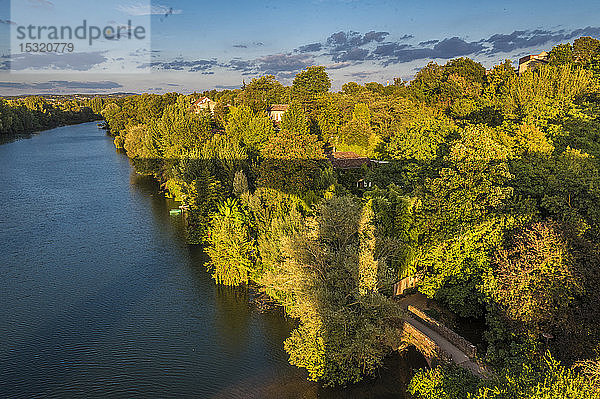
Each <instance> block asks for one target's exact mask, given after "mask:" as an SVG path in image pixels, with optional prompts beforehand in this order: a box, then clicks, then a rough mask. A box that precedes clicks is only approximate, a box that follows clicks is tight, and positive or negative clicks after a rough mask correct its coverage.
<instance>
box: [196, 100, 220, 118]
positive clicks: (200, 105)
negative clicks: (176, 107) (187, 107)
mask: <svg viewBox="0 0 600 399" xmlns="http://www.w3.org/2000/svg"><path fill="white" fill-rule="evenodd" d="M216 105H217V103H216V102H214V101H213V100H211V99H210V98H208V97H200V98H199V99H197V100H196V101H194V104H192V107H193V108H194V112H195V113H197V114H199V113H200V112H202V111H204V110H209V111H210V113H211V114H212V113H214V112H215V106H216Z"/></svg>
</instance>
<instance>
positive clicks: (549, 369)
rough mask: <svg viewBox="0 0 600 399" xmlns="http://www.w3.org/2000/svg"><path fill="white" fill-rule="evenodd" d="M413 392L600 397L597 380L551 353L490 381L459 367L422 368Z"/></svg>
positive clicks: (455, 396)
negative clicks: (572, 367)
mask: <svg viewBox="0 0 600 399" xmlns="http://www.w3.org/2000/svg"><path fill="white" fill-rule="evenodd" d="M409 392H410V393H411V394H412V395H414V396H415V398H418V399H444V398H447V399H451V398H452V399H463V398H464V399H592V398H600V387H599V386H598V385H597V380H595V379H594V378H593V377H591V376H586V375H584V374H583V373H578V372H577V371H576V370H573V369H570V368H567V367H565V366H563V365H561V364H560V362H558V361H556V360H554V359H553V358H552V356H550V355H549V354H547V355H546V356H544V357H543V358H542V359H540V360H539V361H536V362H535V363H533V364H524V365H521V366H520V367H519V368H518V369H514V370H506V371H503V372H502V373H501V374H500V375H499V376H496V377H495V378H492V379H490V380H486V381H477V379H476V378H474V377H473V376H472V375H470V373H469V372H468V371H466V370H462V369H459V368H457V367H444V368H442V367H438V368H435V369H433V370H429V371H420V372H418V373H417V374H416V375H415V376H414V377H413V379H412V380H411V382H410V385H409Z"/></svg>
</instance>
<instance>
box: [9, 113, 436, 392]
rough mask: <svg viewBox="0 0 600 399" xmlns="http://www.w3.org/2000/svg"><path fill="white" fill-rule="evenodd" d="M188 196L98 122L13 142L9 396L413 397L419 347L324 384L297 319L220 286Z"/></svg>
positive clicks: (10, 227)
mask: <svg viewBox="0 0 600 399" xmlns="http://www.w3.org/2000/svg"><path fill="white" fill-rule="evenodd" d="M174 206H175V204H174V203H172V202H171V201H170V200H168V199H165V198H164V197H163V196H162V195H161V194H160V193H159V192H158V190H157V187H156V185H155V184H154V182H152V181H151V180H149V179H148V178H144V177H140V176H137V175H136V174H135V173H134V172H133V170H132V167H131V165H130V162H129V160H128V158H127V157H126V156H124V155H123V154H120V153H118V152H117V151H115V149H114V146H113V144H112V140H111V139H110V138H109V137H107V136H106V135H105V132H104V131H101V130H99V129H98V128H97V127H96V125H95V124H94V123H86V124H81V125H76V126H68V127H61V128H57V129H53V130H49V131H45V132H42V133H40V134H36V135H33V136H32V137H31V138H28V139H21V140H17V141H14V142H10V143H6V144H3V145H0V210H1V212H0V396H1V397H9V398H35V397H40V398H42V397H43V398H53V397H56V398H63V397H126V398H133V397H152V398H168V397H178V398H179V397H194V398H308V399H310V398H338V397H357V398H405V397H406V396H405V394H404V392H405V390H406V384H407V381H408V379H409V378H410V375H411V367H422V366H423V365H424V360H423V359H422V357H420V355H418V354H417V353H415V352H408V353H406V354H403V355H401V356H400V355H395V356H392V357H391V358H390V359H389V361H388V362H387V363H386V367H385V368H384V369H383V370H382V372H381V376H380V377H379V378H378V379H377V380H375V381H370V382H365V383H362V384H359V385H357V386H355V387H352V388H349V389H335V390H332V389H323V388H320V387H319V386H318V385H317V384H315V383H311V382H308V381H306V375H305V373H304V372H303V371H302V370H299V369H297V368H295V367H292V366H290V365H289V364H288V362H287V355H286V353H285V351H284V350H283V341H284V340H285V338H286V337H287V336H288V335H289V332H290V330H291V329H292V328H293V321H291V320H289V319H287V318H286V317H284V315H283V314H282V313H281V312H280V311H270V312H266V313H262V312H260V311H259V310H258V309H257V308H256V307H255V306H253V305H252V303H251V301H249V299H248V293H247V292H246V291H245V290H243V289H226V288H222V287H217V286H216V285H215V284H214V282H213V281H212V280H211V278H210V275H209V273H207V272H206V268H205V266H204V263H205V261H206V257H205V255H204V254H203V252H202V249H201V248H199V247H195V246H189V245H187V244H186V243H185V239H184V229H183V221H182V219H181V216H170V215H169V212H168V211H169V209H171V208H172V207H174Z"/></svg>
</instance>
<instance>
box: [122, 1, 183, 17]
mask: <svg viewBox="0 0 600 399" xmlns="http://www.w3.org/2000/svg"><path fill="white" fill-rule="evenodd" d="M117 9H118V10H119V11H121V12H124V13H126V14H129V15H133V16H142V15H164V16H168V15H174V14H181V13H182V12H183V11H182V10H176V9H174V8H173V7H168V6H164V5H161V4H155V5H150V4H149V2H148V3H135V4H129V5H119V6H118V7H117Z"/></svg>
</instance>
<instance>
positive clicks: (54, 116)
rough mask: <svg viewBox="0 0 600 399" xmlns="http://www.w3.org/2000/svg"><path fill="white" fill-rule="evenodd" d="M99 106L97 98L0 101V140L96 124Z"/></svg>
mask: <svg viewBox="0 0 600 399" xmlns="http://www.w3.org/2000/svg"><path fill="white" fill-rule="evenodd" d="M103 105H104V100H103V99H102V98H100V97H94V98H90V99H85V100H77V99H66V100H61V101H50V100H48V99H45V98H43V97H39V96H30V97H26V98H20V99H14V100H6V99H1V98H0V138H1V137H3V136H4V137H7V136H10V135H15V134H26V133H32V132H36V131H40V130H46V129H52V128H55V127H58V126H64V125H74V124H77V123H83V122H91V121H94V120H98V119H101V116H100V112H101V111H102V108H103Z"/></svg>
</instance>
